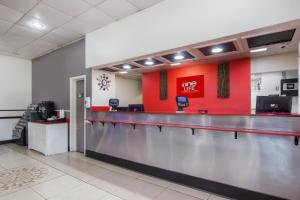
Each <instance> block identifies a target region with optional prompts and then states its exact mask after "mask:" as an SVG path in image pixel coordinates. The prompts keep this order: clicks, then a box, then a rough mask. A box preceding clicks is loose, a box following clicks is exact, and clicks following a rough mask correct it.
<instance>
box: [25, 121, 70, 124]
mask: <svg viewBox="0 0 300 200" xmlns="http://www.w3.org/2000/svg"><path fill="white" fill-rule="evenodd" d="M30 123H34V124H45V125H53V124H66V123H67V122H51V121H45V122H43V121H35V122H30Z"/></svg>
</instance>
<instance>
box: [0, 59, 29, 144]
mask: <svg viewBox="0 0 300 200" xmlns="http://www.w3.org/2000/svg"><path fill="white" fill-rule="evenodd" d="M31 67H32V63H31V61H30V60H24V59H19V58H14V57H9V56H2V55H0V94H1V96H0V110H9V109H25V108H26V107H27V106H28V105H29V104H30V103H31V99H32V93H31V88H32V87H31ZM21 114H22V112H1V111H0V117H6V116H17V115H21ZM16 122H17V119H0V141H3V140H10V139H11V138H12V129H13V127H14V126H15V125H16Z"/></svg>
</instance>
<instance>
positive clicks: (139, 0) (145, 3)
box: [128, 0, 162, 9]
mask: <svg viewBox="0 0 300 200" xmlns="http://www.w3.org/2000/svg"><path fill="white" fill-rule="evenodd" d="M128 1H129V2H130V3H132V4H133V5H134V6H136V7H138V8H139V9H145V8H148V7H150V6H153V5H155V4H157V3H159V2H161V1H162V0H128Z"/></svg>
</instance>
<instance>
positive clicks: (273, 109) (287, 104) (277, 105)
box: [256, 96, 292, 113]
mask: <svg viewBox="0 0 300 200" xmlns="http://www.w3.org/2000/svg"><path fill="white" fill-rule="evenodd" d="M291 111H292V97H288V96H258V97H257V99H256V113H291Z"/></svg>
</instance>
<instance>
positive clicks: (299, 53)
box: [298, 43, 300, 114]
mask: <svg viewBox="0 0 300 200" xmlns="http://www.w3.org/2000/svg"><path fill="white" fill-rule="evenodd" d="M298 77H300V43H299V45H298ZM299 105H300V92H298V113H299V114H300V106H299Z"/></svg>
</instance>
